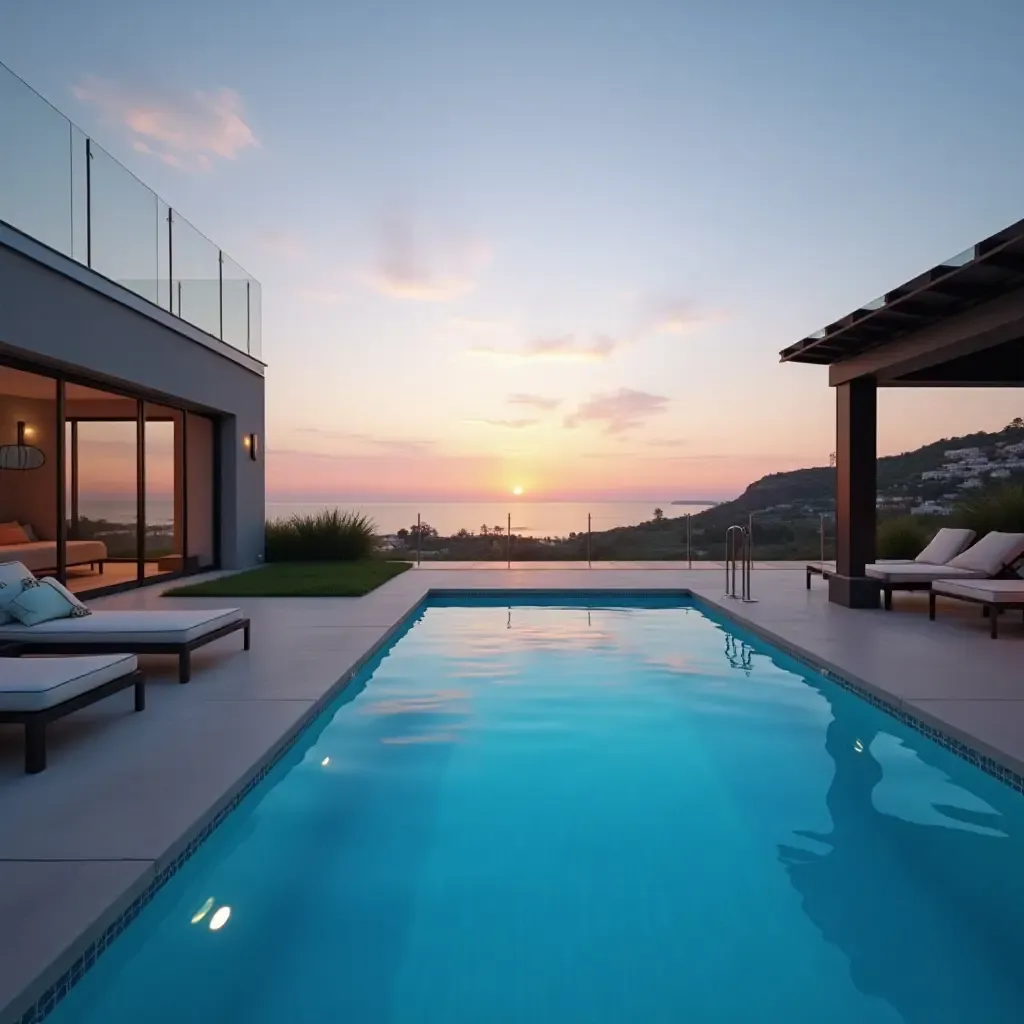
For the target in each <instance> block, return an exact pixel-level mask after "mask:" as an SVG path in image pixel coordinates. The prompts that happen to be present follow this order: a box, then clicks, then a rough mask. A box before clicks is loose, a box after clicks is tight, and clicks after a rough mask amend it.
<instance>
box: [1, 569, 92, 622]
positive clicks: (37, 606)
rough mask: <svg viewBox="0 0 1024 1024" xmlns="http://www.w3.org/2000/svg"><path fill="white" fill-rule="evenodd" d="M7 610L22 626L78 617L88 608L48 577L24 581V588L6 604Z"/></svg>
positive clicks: (85, 612)
mask: <svg viewBox="0 0 1024 1024" xmlns="http://www.w3.org/2000/svg"><path fill="white" fill-rule="evenodd" d="M7 611H8V612H9V613H10V614H11V615H13V616H14V617H15V618H16V619H17V620H18V621H19V622H20V623H21V624H22V625H23V626H38V625H39V623H41V622H52V621H53V620H54V619H71V618H78V617H80V616H82V615H88V614H89V609H88V608H86V607H85V605H83V604H82V602H81V601H79V600H78V599H77V598H76V597H74V595H72V594H70V593H69V592H68V591H66V590H65V589H64V588H63V587H62V586H61V585H60V584H59V583H58V582H57V581H56V580H54V579H50V578H49V577H47V578H45V579H41V580H32V581H31V582H29V581H26V586H25V588H24V590H22V592H21V593H20V594H19V595H18V596H17V597H16V598H15V599H14V600H13V601H11V603H10V604H8V605H7Z"/></svg>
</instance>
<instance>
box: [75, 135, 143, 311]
mask: <svg viewBox="0 0 1024 1024" xmlns="http://www.w3.org/2000/svg"><path fill="white" fill-rule="evenodd" d="M90 194H91V197H92V199H91V207H90V209H91V218H90V223H91V229H92V235H91V237H92V269H93V270H96V271H98V272H99V273H101V274H103V275H104V276H105V277H109V278H110V279H111V280H112V281H116V282H117V283H118V284H120V285H123V286H124V287H125V288H128V289H130V290H131V291H133V292H135V294H136V295H141V296H142V297H143V298H144V299H148V300H149V301H150V302H153V303H156V302H157V301H158V299H159V296H158V288H157V278H158V261H159V256H158V250H159V241H160V230H159V216H160V209H159V207H160V202H159V199H158V198H157V194H156V193H155V192H154V191H153V190H152V189H150V188H147V187H146V186H145V185H143V184H142V182H141V181H139V179H138V178H136V177H135V175H134V174H132V173H131V172H130V171H129V170H127V169H126V168H125V167H123V166H122V165H121V164H119V163H118V162H117V161H116V160H115V159H114V158H113V157H112V156H111V155H110V154H109V153H108V152H107V151H106V150H104V149H102V148H100V147H99V146H97V145H96V143H95V142H94V143H93V144H92V175H91V193H90Z"/></svg>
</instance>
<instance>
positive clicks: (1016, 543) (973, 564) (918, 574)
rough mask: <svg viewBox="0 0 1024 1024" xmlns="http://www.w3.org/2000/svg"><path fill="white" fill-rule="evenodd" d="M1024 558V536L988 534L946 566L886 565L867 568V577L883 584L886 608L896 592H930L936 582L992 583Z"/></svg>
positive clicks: (890, 604)
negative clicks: (991, 581)
mask: <svg viewBox="0 0 1024 1024" xmlns="http://www.w3.org/2000/svg"><path fill="white" fill-rule="evenodd" d="M1022 557H1024V533H998V532H996V531H993V532H992V533H989V534H986V535H985V536H984V537H982V538H981V540H979V541H978V543H977V544H975V545H973V547H969V548H968V549H967V550H966V551H964V552H963V553H962V554H959V555H957V556H956V557H955V558H952V559H950V560H949V562H947V563H946V564H945V565H923V564H920V563H917V562H914V563H910V564H907V565H885V564H883V563H881V562H879V563H876V564H874V565H869V566H867V567H866V568H865V570H864V572H865V575H867V576H870V577H871V578H872V579H876V580H878V581H879V582H880V583H881V586H882V593H883V594H884V595H885V608H886V610H887V611H888V610H890V609H891V608H892V594H893V591H894V590H931V586H932V584H933V583H935V582H936V581H937V580H958V581H959V580H991V579H997V578H999V577H1000V576H1002V575H1004V574H1006V573H1007V572H1008V571H1009V570H1010V569H1011V567H1012V566H1014V565H1016V564H1017V563H1018V562H1019V561H1020V560H1021V558H1022Z"/></svg>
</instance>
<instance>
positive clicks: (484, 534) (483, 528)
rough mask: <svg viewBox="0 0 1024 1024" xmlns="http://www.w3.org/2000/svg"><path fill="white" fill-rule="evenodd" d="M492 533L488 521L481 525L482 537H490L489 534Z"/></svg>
mask: <svg viewBox="0 0 1024 1024" xmlns="http://www.w3.org/2000/svg"><path fill="white" fill-rule="evenodd" d="M490 533H491V528H490V527H489V526H488V525H487V524H486V523H484V525H483V526H481V527H480V536H481V537H488V536H490Z"/></svg>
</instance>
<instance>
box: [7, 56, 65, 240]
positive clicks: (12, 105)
mask: <svg viewBox="0 0 1024 1024" xmlns="http://www.w3.org/2000/svg"><path fill="white" fill-rule="evenodd" d="M0 140H3V141H2V143H0V146H2V152H0V220H4V221H6V222H7V223H8V224H10V225H11V226H12V227H15V228H17V229H18V230H19V231H22V232H24V233H25V234H26V235H31V236H32V237H33V238H36V239H38V240H39V241H40V242H43V243H44V244H46V245H48V246H50V247H51V248H53V249H57V250H58V251H59V252H62V253H64V254H65V255H68V256H70V255H71V254H72V249H73V239H72V228H71V225H72V212H71V202H72V189H71V145H72V141H73V140H72V132H71V122H70V121H68V119H67V118H66V117H64V116H63V114H61V113H59V112H58V111H57V110H55V109H54V108H53V107H51V106H50V104H49V103H47V102H46V100H44V99H43V98H42V97H41V96H40V95H39V94H38V93H36V92H33V90H32V89H30V88H29V87H28V86H27V85H26V84H25V83H24V82H23V81H21V79H20V78H18V77H17V75H15V74H13V73H12V72H10V71H8V70H7V68H5V67H3V66H2V65H0Z"/></svg>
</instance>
